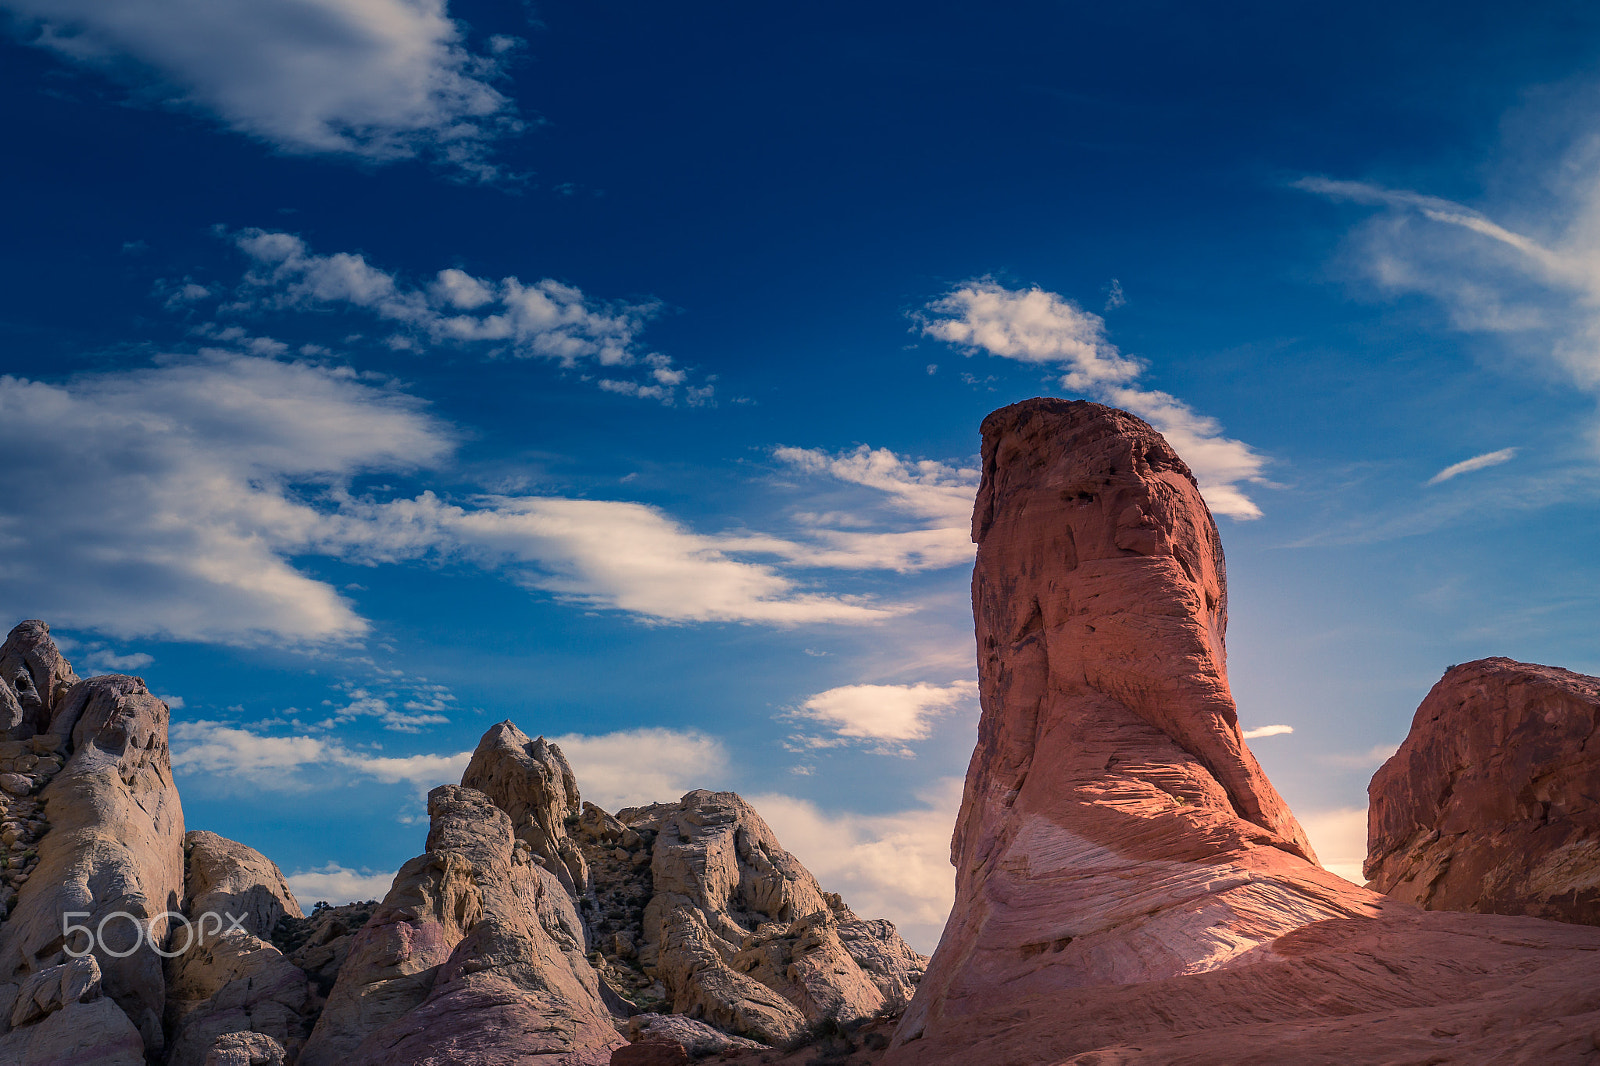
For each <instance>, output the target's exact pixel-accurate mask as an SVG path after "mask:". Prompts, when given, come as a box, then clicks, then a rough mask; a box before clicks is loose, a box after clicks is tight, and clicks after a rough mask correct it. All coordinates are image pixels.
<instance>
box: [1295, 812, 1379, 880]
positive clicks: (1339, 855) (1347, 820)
mask: <svg viewBox="0 0 1600 1066" xmlns="http://www.w3.org/2000/svg"><path fill="white" fill-rule="evenodd" d="M1299 822H1300V826H1301V828H1303V829H1304V830H1305V831H1306V836H1307V837H1309V838H1310V839H1311V847H1312V849H1313V850H1314V851H1316V853H1317V858H1319V859H1321V860H1322V865H1323V868H1324V869H1326V870H1328V871H1330V872H1332V873H1336V874H1338V875H1339V876H1340V877H1342V878H1344V879H1345V880H1346V881H1353V882H1355V883H1356V884H1358V885H1362V884H1366V878H1365V877H1364V876H1362V873H1361V864H1362V863H1363V862H1364V861H1366V857H1367V809H1366V808H1365V807H1341V808H1338V809H1336V810H1326V811H1312V812H1311V813H1310V814H1302V815H1300V817H1299Z"/></svg>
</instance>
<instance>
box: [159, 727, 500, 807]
mask: <svg viewBox="0 0 1600 1066" xmlns="http://www.w3.org/2000/svg"><path fill="white" fill-rule="evenodd" d="M171 733H172V765H173V768H174V770H176V771H178V772H180V773H186V774H205V775H208V776H209V777H210V778H211V779H212V783H213V784H214V785H216V786H217V787H219V788H223V789H231V790H234V791H252V792H254V791H259V790H266V791H271V792H303V791H308V790H311V789H316V788H331V787H334V786H336V785H340V784H344V783H346V782H348V781H349V780H351V779H352V778H359V779H367V780H371V781H377V782H379V783H382V784H391V785H392V784H401V783H404V784H409V785H412V786H414V787H416V788H417V789H419V790H420V791H422V792H426V791H427V790H428V789H430V788H433V787H434V786H435V785H443V784H449V783H451V782H455V781H459V780H460V779H461V773H462V771H463V770H465V769H466V768H467V762H468V760H470V759H471V758H472V753H471V752H470V751H462V752H455V753H452V754H445V755H430V754H423V755H407V756H388V755H382V754H379V753H377V752H376V751H374V750H371V749H366V748H352V747H349V746H347V745H346V744H344V743H343V742H342V741H340V740H338V739H335V738H333V737H327V736H309V735H305V734H301V735H290V736H279V735H273V734H269V733H263V732H260V731H258V730H255V729H250V728H244V727H241V726H239V725H234V724H230V723H226V722H218V721H210V720H206V719H189V720H185V721H175V722H173V723H172V730H171ZM313 771H314V772H313Z"/></svg>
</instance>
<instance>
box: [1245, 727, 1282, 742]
mask: <svg viewBox="0 0 1600 1066" xmlns="http://www.w3.org/2000/svg"><path fill="white" fill-rule="evenodd" d="M1293 732H1294V726H1292V725H1264V726H1258V727H1256V728H1255V729H1246V730H1245V731H1244V738H1245V739H1246V740H1259V739H1261V738H1262V737H1281V736H1284V735H1286V734H1289V733H1293Z"/></svg>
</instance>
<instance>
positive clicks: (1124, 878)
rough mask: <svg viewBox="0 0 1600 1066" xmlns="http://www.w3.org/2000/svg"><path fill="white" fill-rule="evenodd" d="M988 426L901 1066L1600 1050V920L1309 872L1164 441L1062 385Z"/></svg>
mask: <svg viewBox="0 0 1600 1066" xmlns="http://www.w3.org/2000/svg"><path fill="white" fill-rule="evenodd" d="M983 438H984V439H983V482H982V486H981V487H980V489H979V493H978V498H977V504H976V508H975V513H974V517H973V536H974V539H975V540H976V541H977V543H978V558H977V565H976V570H975V572H974V575H973V612H974V616H975V620H976V626H977V637H978V667H979V678H980V691H981V697H982V703H983V716H982V720H981V723H980V726H979V738H978V745H977V748H976V750H975V751H974V753H973V758H972V763H971V766H970V768H969V770H968V773H967V783H966V791H965V795H964V798H963V803H962V809H961V813H960V816H959V819H958V822H957V825H956V831H955V837H954V841H953V846H952V858H953V861H954V862H955V864H956V869H957V874H956V876H957V881H956V903H955V907H954V910H953V912H952V914H951V916H950V920H949V923H948V924H947V925H946V928H945V932H944V936H943V938H942V940H941V942H940V945H939V949H938V951H937V952H936V953H935V955H934V957H933V960H932V962H931V963H930V965H929V970H928V973H927V976H926V977H925V978H924V979H923V981H922V984H921V987H920V988H919V990H918V993H917V996H916V998H915V1000H914V1002H913V1003H912V1005H911V1007H910V1008H909V1009H908V1010H907V1012H906V1015H905V1018H904V1020H903V1022H902V1023H901V1026H900V1028H899V1030H898V1032H897V1035H896V1040H895V1046H894V1047H893V1048H891V1050H890V1052H889V1055H888V1057H887V1059H886V1060H885V1061H886V1062H889V1063H895V1064H913V1063H914V1064H935V1063H938V1064H944V1063H951V1064H954V1063H971V1062H979V1061H981V1062H984V1063H987V1064H991V1066H1012V1064H1014V1066H1024V1064H1028V1066H1034V1064H1041V1063H1054V1062H1062V1061H1065V1060H1068V1059H1073V1058H1074V1056H1078V1055H1082V1056H1083V1057H1082V1058H1081V1059H1074V1061H1080V1062H1082V1063H1085V1064H1088V1063H1110V1062H1135V1061H1138V1062H1163V1063H1166V1062H1197V1063H1200V1062H1204V1063H1223V1062H1227V1063H1237V1062H1284V1061H1293V1062H1297V1063H1302V1062H1304V1063H1309V1062H1330V1063H1331V1062H1361V1061H1390V1058H1389V1055H1390V1052H1391V1050H1392V1049H1393V1048H1396V1047H1403V1048H1405V1049H1406V1050H1407V1051H1408V1052H1410V1051H1413V1050H1417V1049H1422V1051H1423V1052H1424V1053H1425V1055H1434V1056H1436V1057H1433V1058H1430V1059H1428V1060H1427V1061H1433V1062H1448V1061H1470V1062H1479V1061H1491V1060H1490V1059H1487V1058H1484V1057H1482V1056H1483V1049H1484V1048H1485V1047H1486V1046H1487V1045H1488V1044H1489V1043H1493V1042H1495V1041H1497V1040H1498V1041H1501V1046H1502V1047H1520V1048H1527V1049H1536V1051H1537V1053H1538V1054H1541V1055H1546V1056H1548V1057H1546V1058H1541V1059H1539V1060H1538V1061H1551V1062H1554V1061H1579V1060H1577V1059H1574V1058H1572V1057H1571V1055H1572V1053H1573V1052H1572V1049H1575V1048H1577V1047H1578V1045H1579V1044H1580V1043H1582V1044H1583V1045H1584V1048H1585V1050H1584V1052H1583V1054H1585V1055H1589V1054H1592V1049H1593V1044H1592V1041H1590V1034H1591V1033H1592V1032H1593V1031H1594V1027H1595V1025H1596V1023H1597V1022H1600V1014H1596V1013H1594V1012H1597V1011H1600V985H1597V983H1596V982H1595V980H1594V978H1595V976H1596V975H1597V973H1600V971H1597V969H1596V967H1597V963H1600V955H1597V954H1596V948H1600V931H1596V930H1590V929H1585V928H1579V927H1574V926H1560V925H1555V924H1552V923H1544V922H1538V921H1535V920H1533V919H1526V918H1520V919H1518V918H1489V917H1480V916H1474V917H1469V916H1464V915H1435V914H1426V913H1424V912H1420V911H1417V910H1415V909H1414V908H1411V907H1409V906H1407V905H1405V904H1401V903H1397V902H1395V901H1392V900H1386V899H1385V898H1384V897H1382V896H1379V895H1377V894H1376V893H1373V892H1370V891H1367V890H1365V889H1362V888H1358V887H1356V886H1354V885H1351V884H1349V883H1348V882H1345V881H1343V880H1341V879H1339V878H1337V877H1334V876H1333V875H1331V874H1329V873H1327V872H1325V871H1323V870H1322V869H1321V868H1319V867H1318V866H1317V865H1316V863H1315V861H1314V858H1313V856H1312V854H1311V849H1310V848H1309V846H1308V845H1307V843H1306V840H1305V836H1304V833H1303V832H1302V831H1301V829H1300V827H1299V826H1298V825H1297V824H1296V823H1295V820H1294V818H1293V816H1292V815H1291V814H1290V812H1289V811H1288V809H1287V808H1286V807H1285V805H1284V803H1283V802H1282V800H1281V799H1280V798H1279V797H1278V795H1277V793H1276V792H1275V791H1274V790H1273V788H1272V786H1271V785H1270V784H1269V783H1268V781H1267V780H1266V778H1265V776H1264V775H1263V774H1262V772H1261V770H1260V768H1259V767H1258V766H1257V764H1256V762H1255V760H1254V759H1253V758H1252V757H1251V755H1250V753H1249V750H1248V749H1247V748H1246V747H1245V745H1244V742H1243V740H1242V738H1241V736H1240V733H1239V728H1238V725H1237V723H1236V720H1235V712H1234V706H1233V701H1232V699H1231V697H1230V695H1229V691H1228V684H1227V676H1226V673H1225V663H1224V645H1223V634H1224V627H1225V625H1226V604H1227V596H1226V584H1225V577H1224V573H1223V563H1222V552H1221V548H1220V544H1219V541H1218V536H1217V531H1216V527H1215V525H1214V523H1213V522H1212V520H1211V516H1210V514H1209V512H1208V511H1207V509H1206V506H1205V504H1204V502H1203V501H1202V499H1201V497H1200V493H1199V491H1198V489H1197V488H1196V485H1195V482H1194V479H1193V478H1192V476H1191V475H1190V472H1189V470H1188V468H1187V467H1186V466H1185V465H1184V463H1183V462H1182V460H1180V459H1179V458H1178V456H1177V455H1176V454H1175V453H1174V452H1173V451H1172V449H1171V448H1170V447H1169V446H1168V445H1167V443H1166V441H1165V440H1163V439H1162V438H1161V436H1160V435H1159V434H1157V433H1156V432H1155V431H1154V430H1152V429H1151V428H1150V427H1149V426H1147V425H1146V424H1145V423H1143V422H1141V421H1140V420H1138V419H1136V418H1134V417H1132V416H1131V415H1127V414H1125V413H1123V412H1120V411H1115V410H1111V409H1109V408H1105V407H1101V406H1099V405H1096V404H1090V403H1082V402H1068V401H1063V400H1031V401H1028V402H1025V403H1021V404H1016V405H1013V406H1011V407H1008V408H1005V409H1003V410H1000V411H997V412H995V413H994V414H992V415H990V416H989V418H988V419H986V420H985V422H984V425H983ZM1353 1014H1360V1015H1362V1016H1363V1017H1362V1021H1361V1023H1360V1024H1351V1022H1350V1021H1349V1020H1348V1019H1347V1018H1345V1017H1344V1016H1348V1015H1353ZM1425 1034H1428V1035H1425ZM1510 1034H1515V1039H1514V1040H1513V1041H1512V1043H1511V1044H1506V1043H1505V1041H1506V1040H1507V1039H1508V1036H1509V1035H1510ZM1558 1049H1566V1050H1565V1051H1560V1050H1558ZM1530 1053H1532V1052H1530ZM1563 1055H1566V1056H1567V1057H1565V1058H1563V1057H1562V1056H1563ZM1408 1061H1409V1060H1408ZM1419 1061H1420V1060H1419ZM1528 1061H1534V1060H1531V1059H1530V1060H1528Z"/></svg>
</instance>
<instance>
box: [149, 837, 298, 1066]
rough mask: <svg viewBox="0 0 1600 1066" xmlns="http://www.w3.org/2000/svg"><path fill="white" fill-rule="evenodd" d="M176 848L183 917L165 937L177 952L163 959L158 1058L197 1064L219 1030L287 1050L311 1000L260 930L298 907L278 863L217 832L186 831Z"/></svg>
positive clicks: (175, 1064) (183, 1065)
mask: <svg viewBox="0 0 1600 1066" xmlns="http://www.w3.org/2000/svg"><path fill="white" fill-rule="evenodd" d="M184 850H185V852H186V858H187V875H186V878H185V884H186V885H187V889H188V902H187V905H186V907H185V909H184V916H185V917H186V918H187V919H188V922H189V924H188V926H187V927H180V929H179V931H178V932H176V933H175V934H174V936H173V940H172V943H170V944H169V945H168V951H170V952H176V953H177V954H176V955H175V956H174V957H173V958H171V959H168V960H167V967H166V969H167V1006H166V1022H167V1032H168V1034H169V1048H168V1052H167V1064H166V1066H204V1064H205V1063H206V1062H208V1061H209V1060H210V1058H211V1055H212V1053H213V1051H214V1048H215V1045H216V1044H217V1042H218V1041H219V1040H220V1039H222V1038H223V1037H225V1036H227V1035H228V1034H233V1033H246V1032H248V1033H252V1034H254V1035H255V1036H259V1037H260V1038H261V1040H265V1041H270V1043H271V1045H272V1046H275V1047H277V1048H278V1055H279V1057H280V1059H281V1058H282V1057H283V1055H284V1053H285V1049H287V1053H288V1054H289V1055H290V1056H291V1057H292V1056H293V1054H294V1053H295V1052H297V1051H298V1050H299V1049H300V1046H301V1045H302V1044H304V1043H305V1040H306V1036H307V1034H308V1033H309V1031H310V1028H311V1021H312V1020H313V1017H314V1009H315V1006H316V1005H317V1001H316V999H315V997H314V995H313V993H312V990H311V986H310V982H309V981H308V979H307V977H306V975H305V973H304V972H302V971H301V970H300V968H299V967H298V966H296V965H294V963H292V962H291V961H290V960H288V959H287V958H285V957H284V954H283V952H282V951H281V950H280V949H279V948H277V947H276V946H274V945H273V944H271V943H268V942H267V940H266V938H267V937H268V936H270V935H271V933H272V931H273V930H274V929H275V928H276V927H277V926H278V924H279V923H280V922H282V921H284V920H285V919H290V920H293V919H297V918H301V917H302V915H301V913H300V906H299V904H298V903H296V902H295V898H294V894H293V893H292V892H291V891H290V890H289V885H288V883H287V882H286V881H285V880H284V877H283V872H282V871H281V870H279V869H278V866H277V864H276V863H274V862H272V860H270V859H268V858H267V857H266V856H264V855H262V854H261V853H260V852H259V851H256V850H255V849H254V848H250V847H247V846H245V845H243V844H240V843H237V842H235V841H232V840H228V839H226V838H225V837H221V836H218V835H217V834H215V833H208V832H203V831H196V832H191V833H189V834H187V835H186V836H185V837H184ZM180 948H181V949H183V950H181V951H180V950H179V949H180ZM246 1042H247V1043H248V1041H246ZM258 1043H259V1041H258ZM261 1046H262V1047H267V1045H266V1044H262V1045H261ZM245 1050H246V1051H248V1048H246V1049H245ZM243 1053H245V1052H244V1051H241V1050H240V1049H239V1048H232V1049H231V1050H229V1054H233V1055H234V1056H235V1057H237V1055H238V1054H243ZM250 1053H252V1054H253V1053H255V1052H250ZM262 1053H265V1052H262Z"/></svg>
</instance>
